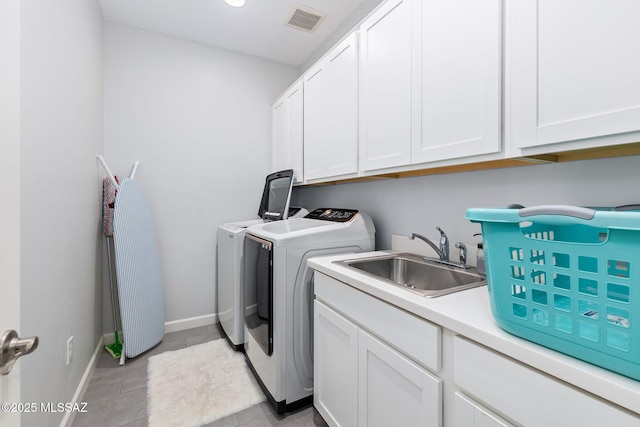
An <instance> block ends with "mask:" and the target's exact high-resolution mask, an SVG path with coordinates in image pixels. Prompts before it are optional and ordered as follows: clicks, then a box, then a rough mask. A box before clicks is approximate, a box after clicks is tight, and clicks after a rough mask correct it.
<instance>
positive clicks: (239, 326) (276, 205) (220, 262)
mask: <svg viewBox="0 0 640 427" xmlns="http://www.w3.org/2000/svg"><path fill="white" fill-rule="evenodd" d="M292 182H293V170H291V169H289V170H285V171H280V172H275V173H272V174H270V175H268V176H267V177H266V180H265V186H264V190H263V193H262V199H261V201H260V208H259V210H258V217H259V218H258V219H251V220H247V221H238V222H233V223H228V224H222V225H220V226H218V236H217V266H216V271H217V301H218V320H219V322H220V325H221V326H222V329H223V330H224V333H225V335H226V336H227V339H228V341H229V342H230V344H231V345H232V346H233V347H234V348H235V349H236V350H242V349H243V343H244V326H243V321H244V320H243V315H242V313H243V309H242V307H243V298H244V292H243V286H242V276H243V269H242V248H243V243H244V234H245V231H246V229H247V228H248V227H250V226H252V225H258V224H264V223H265V222H267V221H278V220H281V219H287V218H289V217H294V218H295V217H303V216H305V215H306V214H307V213H309V211H307V210H306V209H303V208H295V207H289V201H290V199H291V189H292ZM285 212H288V214H287V215H284V213H285Z"/></svg>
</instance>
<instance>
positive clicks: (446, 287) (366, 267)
mask: <svg viewBox="0 0 640 427" xmlns="http://www.w3.org/2000/svg"><path fill="white" fill-rule="evenodd" d="M335 263H336V264H339V265H343V266H345V267H347V268H350V269H353V270H356V271H358V272H360V273H364V274H366V275H368V276H371V277H374V278H376V279H381V280H383V281H385V282H387V283H390V284H392V285H395V286H398V287H400V288H402V289H406V290H408V291H411V292H414V293H417V294H418V295H423V296H425V297H428V298H434V297H438V296H441V295H445V294H449V293H452V292H457V291H461V290H463V289H470V288H474V287H476V286H481V285H484V284H486V283H487V282H486V279H485V277H484V276H482V275H480V274H477V273H475V269H472V268H470V269H464V268H461V267H452V266H448V265H443V264H439V263H438V260H431V259H428V258H426V259H425V258H424V257H422V256H419V255H414V254H405V253H401V254H389V255H381V256H375V257H370V258H359V259H351V260H344V261H335Z"/></svg>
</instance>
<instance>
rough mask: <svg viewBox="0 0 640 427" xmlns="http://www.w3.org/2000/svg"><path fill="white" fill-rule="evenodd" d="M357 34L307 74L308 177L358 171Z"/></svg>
mask: <svg viewBox="0 0 640 427" xmlns="http://www.w3.org/2000/svg"><path fill="white" fill-rule="evenodd" d="M357 70H358V68H357V45H356V36H355V33H353V34H351V35H350V36H348V37H347V38H346V39H345V40H343V41H342V42H341V43H340V44H338V45H337V46H336V47H335V48H333V49H332V50H331V51H330V52H329V53H328V54H327V55H326V56H325V57H324V58H323V59H322V60H321V61H320V62H319V63H318V64H316V65H315V66H314V67H312V68H311V69H310V70H309V71H308V72H307V73H306V74H305V77H304V90H305V98H304V146H305V149H304V163H305V178H306V179H316V178H326V177H331V176H339V175H345V174H350V173H356V172H357V171H358V163H357V159H358V72H357Z"/></svg>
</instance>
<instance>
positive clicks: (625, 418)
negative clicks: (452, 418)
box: [453, 336, 640, 427]
mask: <svg viewBox="0 0 640 427" xmlns="http://www.w3.org/2000/svg"><path fill="white" fill-rule="evenodd" d="M453 365H454V368H453V372H454V374H453V379H454V382H455V384H456V385H457V386H458V387H460V388H462V389H464V390H465V392H466V393H468V394H470V395H473V396H474V397H475V398H476V399H478V400H480V401H482V402H483V403H484V404H486V405H487V406H488V407H490V408H492V409H493V410H495V411H496V412H499V413H500V414H504V416H505V417H506V418H508V419H511V420H514V421H516V422H517V423H518V424H521V425H525V426H582V427H585V426H634V425H636V426H637V425H640V417H638V416H633V415H631V414H629V413H627V412H625V411H623V410H622V409H620V408H618V407H616V406H613V405H611V404H608V403H606V402H604V401H602V400H600V399H597V398H594V397H592V396H591V395H589V394H587V393H584V392H581V391H579V390H577V389H575V388H573V387H571V386H569V385H567V384H565V383H563V382H561V381H558V380H556V379H554V378H552V377H549V376H547V375H545V374H543V373H541V372H539V371H537V370H534V369H532V368H529V367H527V366H526V365H523V364H520V363H518V362H516V361H514V360H513V359H509V358H507V357H503V356H501V355H499V354H498V353H494V352H493V351H491V350H488V349H486V348H484V347H481V346H480V345H477V344H475V343H473V342H472V341H469V340H466V339H464V338H462V337H458V336H456V337H454V341H453Z"/></svg>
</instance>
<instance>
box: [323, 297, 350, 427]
mask: <svg viewBox="0 0 640 427" xmlns="http://www.w3.org/2000/svg"><path fill="white" fill-rule="evenodd" d="M313 328H314V334H313V336H314V346H313V351H314V353H313V359H314V365H313V376H314V385H313V387H314V390H313V404H314V406H315V407H316V409H317V410H318V412H319V413H320V415H322V418H324V420H325V421H326V422H327V423H328V424H329V425H330V426H332V427H335V426H344V427H352V426H353V427H355V426H356V425H357V422H358V410H357V408H358V407H357V405H358V399H357V393H358V328H357V327H356V326H355V325H353V324H352V323H351V322H349V321H348V320H346V319H345V318H344V317H342V316H340V315H339V314H337V313H336V312H335V311H333V310H331V309H330V308H328V307H327V306H325V305H324V304H322V303H320V302H318V301H317V300H316V301H315V302H314V324H313Z"/></svg>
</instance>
